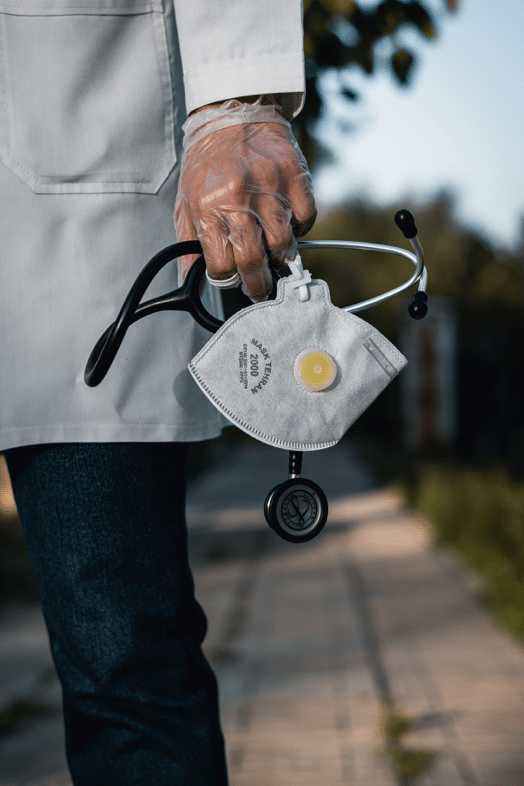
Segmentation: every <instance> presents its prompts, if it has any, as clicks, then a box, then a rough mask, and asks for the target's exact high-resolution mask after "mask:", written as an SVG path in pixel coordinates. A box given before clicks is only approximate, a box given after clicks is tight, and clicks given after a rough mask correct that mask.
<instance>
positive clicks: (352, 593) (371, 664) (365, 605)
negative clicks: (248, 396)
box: [0, 442, 524, 786]
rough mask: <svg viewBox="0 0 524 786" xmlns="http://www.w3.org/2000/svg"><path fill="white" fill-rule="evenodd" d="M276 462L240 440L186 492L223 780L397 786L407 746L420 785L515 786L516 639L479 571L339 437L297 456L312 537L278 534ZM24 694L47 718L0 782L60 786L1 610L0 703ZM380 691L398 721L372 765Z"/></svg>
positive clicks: (520, 718)
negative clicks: (490, 610)
mask: <svg viewBox="0 0 524 786" xmlns="http://www.w3.org/2000/svg"><path fill="white" fill-rule="evenodd" d="M224 445H225V446H227V442H226V443H224ZM286 456H287V454H285V453H284V452H283V451H278V450H275V449H271V448H266V447H264V446H262V445H259V444H258V443H251V444H250V445H248V446H247V447H246V449H245V450H244V449H243V450H242V451H241V452H237V451H236V450H235V451H233V452H232V454H231V455H230V456H228V457H227V458H226V459H225V460H224V463H223V464H222V466H221V467H219V468H218V469H215V470H214V471H212V472H210V473H208V474H206V475H205V476H203V477H202V478H201V479H200V480H199V481H198V482H196V483H195V484H193V486H192V488H191V490H190V495H189V510H188V521H189V530H190V555H191V561H192V565H193V570H194V575H195V583H196V587H197V597H198V598H199V600H200V602H201V603H202V605H203V606H204V608H205V610H206V612H207V615H208V619H209V631H208V635H207V637H206V640H205V643H204V649H205V651H206V652H207V654H208V657H209V658H210V660H211V662H212V663H213V666H214V668H215V670H216V672H217V676H218V679H219V684H220V690H221V706H222V718H223V726H224V732H225V736H226V742H227V749H228V759H229V767H230V780H231V786H269V785H271V786H288V785H289V786H310V785H311V786H313V784H314V785H315V786H371V785H372V784H373V786H389V785H390V784H391V785H392V786H402V785H403V784H407V783H408V781H406V780H403V779H402V778H401V777H400V776H398V775H395V774H394V764H393V761H394V760H396V761H397V762H399V761H403V767H404V769H405V770H406V771H407V769H406V768H407V767H409V766H415V765H416V764H418V765H419V766H422V763H423V761H424V757H423V756H421V753H420V752H421V751H427V752H428V754H433V756H432V757H431V756H429V755H428V756H427V757H426V759H427V761H426V769H425V772H424V773H423V774H422V775H420V776H419V777H418V778H417V779H416V781H414V783H416V784H420V786H524V648H523V647H522V646H520V645H519V644H517V643H516V642H514V641H513V640H512V638H511V637H510V636H509V635H508V634H506V633H505V632H503V631H501V630H499V629H498V628H497V627H496V625H495V624H494V623H493V622H492V621H491V620H490V619H489V617H488V616H487V615H486V614H485V612H483V611H482V610H481V609H480V607H479V605H478V604H477V603H476V601H475V599H474V598H475V591H476V589H477V584H478V582H477V580H476V578H475V576H473V575H472V574H470V573H469V572H468V571H467V570H465V569H464V568H463V567H462V566H461V564H460V562H459V559H458V558H457V557H456V556H454V554H453V553H452V552H448V551H446V550H442V549H435V548H434V547H433V546H432V544H431V528H430V525H429V524H428V523H427V522H425V521H424V520H422V519H420V518H418V517H416V516H413V515H409V514H407V513H406V512H405V511H404V510H403V508H402V505H401V504H400V500H399V499H398V498H396V497H395V495H394V494H392V493H390V492H388V491H385V490H384V489H381V488H376V487H375V485H374V483H373V478H372V477H371V476H370V474H369V473H368V472H367V471H366V470H365V468H363V467H362V466H361V464H360V462H359V461H358V460H357V459H356V458H355V456H354V455H352V453H351V451H350V448H348V447H347V446H346V445H342V446H341V445H339V446H337V447H336V448H332V449H330V450H327V451H321V452H317V453H313V454H309V455H305V457H304V476H306V477H310V478H311V479H313V480H315V481H316V482H318V483H320V485H321V486H322V487H323V488H324V490H325V491H326V494H327V496H328V499H329V502H330V516H329V519H328V523H327V525H326V528H325V530H324V532H323V533H322V534H321V535H320V536H319V537H318V538H317V539H315V540H313V541H310V542H309V543H306V544H291V543H286V542H285V541H283V540H281V539H280V538H278V536H277V535H275V534H274V533H273V532H272V531H271V530H270V529H269V527H268V526H267V524H266V523H265V521H264V518H263V513H262V504H263V500H264V498H265V495H266V493H267V491H269V489H270V488H271V487H272V486H274V485H276V484H277V483H278V482H280V481H281V480H284V479H285V477H286V469H287V468H286ZM20 697H33V698H36V699H38V700H39V701H40V702H42V704H43V705H45V706H47V707H48V708H49V710H50V711H49V714H47V715H43V716H42V717H35V718H32V719H31V721H26V722H25V723H24V725H23V726H22V727H21V728H20V730H19V731H18V732H17V733H15V734H12V735H10V736H7V737H4V738H3V739H2V740H0V786H7V785H8V784H9V786H28V785H29V784H31V786H37V785H38V786H68V784H69V780H68V778H67V772H66V768H65V759H64V756H63V744H62V726H61V719H60V714H59V708H60V693H59V689H58V685H57V682H56V677H55V676H54V674H53V671H52V667H51V661H50V658H49V653H48V648H47V642H46V639H45V630H44V628H43V623H42V620H41V615H40V612H39V610H38V609H25V610H24V609H20V608H16V607H13V608H12V609H10V610H9V609H8V610H6V611H4V612H3V613H2V614H1V615H0V710H1V708H2V707H5V706H6V705H7V704H9V702H11V701H13V699H15V698H20ZM388 700H390V701H393V702H395V704H397V705H398V706H399V708H401V709H402V711H403V714H404V715H405V716H407V717H408V718H410V719H411V725H410V728H409V729H408V730H407V731H405V733H403V734H402V735H401V736H400V737H398V739H397V744H396V746H395V747H394V748H393V749H391V750H390V753H391V752H392V755H390V756H388V757H383V756H381V755H380V754H381V751H383V749H384V746H385V738H384V736H383V733H382V732H383V731H384V723H383V714H382V708H383V706H384V705H385V703H386V702H387V701H388ZM431 758H432V763H431V764H430V763H429V760H430V759H431Z"/></svg>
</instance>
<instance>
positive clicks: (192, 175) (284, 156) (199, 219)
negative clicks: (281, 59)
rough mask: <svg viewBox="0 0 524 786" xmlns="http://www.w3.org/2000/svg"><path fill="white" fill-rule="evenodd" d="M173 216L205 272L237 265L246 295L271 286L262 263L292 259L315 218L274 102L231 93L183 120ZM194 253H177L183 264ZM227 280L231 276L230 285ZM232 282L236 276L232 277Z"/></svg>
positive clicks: (300, 160) (305, 173) (230, 271)
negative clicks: (243, 99)
mask: <svg viewBox="0 0 524 786" xmlns="http://www.w3.org/2000/svg"><path fill="white" fill-rule="evenodd" d="M184 131H185V152H184V157H183V159H182V167H181V174H180V181H179V186H178V194H177V198H176V203H175V224H176V230H177V236H178V240H179V241H182V240H200V242H201V243H202V248H203V251H204V256H205V259H206V263H207V272H208V276H209V277H210V278H215V279H220V280H224V279H229V278H230V277H231V276H233V275H234V274H235V273H236V272H237V271H238V273H239V274H240V278H241V280H242V290H243V291H244V293H245V294H246V295H248V296H249V297H250V298H251V299H252V300H253V301H255V302H257V301H259V300H264V299H265V297H266V296H267V294H268V293H269V292H270V291H271V286H272V283H271V274H270V271H269V263H271V264H272V266H275V267H284V266H285V265H286V264H287V261H289V260H292V259H294V257H295V254H296V240H295V238H297V237H301V236H302V235H305V234H306V232H308V231H309V230H310V229H311V227H312V226H313V224H314V222H315V219H316V215H317V212H316V209H315V203H314V199H313V194H312V190H311V175H310V172H309V170H308V166H307V163H306V160H305V158H304V156H303V154H302V152H301V150H300V148H299V147H298V144H297V142H296V140H295V137H294V136H293V133H292V131H291V126H290V124H289V122H288V121H287V120H286V119H285V118H284V117H283V115H282V114H281V113H280V111H279V107H277V106H276V105H270V106H267V105H266V106H263V105H262V97H261V98H259V99H258V101H256V102H255V103H254V104H246V103H240V102H239V101H237V100H236V99H231V100H228V101H226V102H224V103H223V104H222V105H221V106H220V107H213V108H209V109H204V110H202V111H200V112H198V113H196V114H195V115H192V116H191V117H190V118H189V119H188V121H187V122H186V124H185V125H184ZM195 259H196V257H192V258H189V257H185V260H184V264H185V265H186V267H187V266H189V265H190V264H192V262H193V261H194V260H195ZM234 282H235V280H234V279H233V282H232V283H233V285H234ZM236 283H237V284H238V276H237V281H236Z"/></svg>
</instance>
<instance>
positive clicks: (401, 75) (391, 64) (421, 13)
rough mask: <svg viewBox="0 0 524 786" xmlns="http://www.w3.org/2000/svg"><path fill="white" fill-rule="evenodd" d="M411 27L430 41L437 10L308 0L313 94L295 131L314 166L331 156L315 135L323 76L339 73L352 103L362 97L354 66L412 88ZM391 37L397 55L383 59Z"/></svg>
mask: <svg viewBox="0 0 524 786" xmlns="http://www.w3.org/2000/svg"><path fill="white" fill-rule="evenodd" d="M442 4H443V6H444V8H445V10H447V11H448V12H453V11H455V10H456V8H457V3H456V2H454V0H442ZM406 28H415V29H416V30H417V31H418V33H419V34H420V35H421V36H422V37H423V38H425V39H427V40H430V39H434V38H435V37H436V36H437V25H436V22H435V19H434V17H433V14H432V12H431V11H430V10H429V8H428V7H427V4H424V3H421V2H418V0H382V2H379V3H377V5H376V6H375V7H374V8H372V9H370V8H365V9H363V8H361V6H360V4H359V3H358V2H356V1H355V0H304V52H305V56H306V79H307V92H306V103H305V106H304V110H303V111H302V113H301V114H300V115H299V117H298V118H297V120H296V121H295V123H294V131H295V134H296V136H297V139H298V141H299V144H300V146H301V148H302V150H303V152H304V154H305V156H306V158H307V160H308V162H309V165H310V167H311V168H312V169H313V168H314V167H315V166H316V165H318V164H319V163H320V162H321V161H322V160H323V158H325V157H326V151H325V149H324V148H323V147H322V145H321V143H320V142H319V140H317V139H316V138H315V137H314V136H313V135H312V133H311V121H315V120H317V119H318V118H319V117H320V115H321V114H322V109H323V102H324V98H323V96H322V93H321V91H320V78H321V77H322V75H323V74H324V73H325V72H326V71H334V72H335V73H337V74H338V76H339V80H340V95H341V96H342V97H343V98H344V99H346V100H347V101H348V102H353V101H356V100H358V98H359V96H358V93H357V92H356V91H355V90H354V89H353V88H352V87H351V86H350V85H349V84H347V80H348V79H350V69H351V68H352V67H354V66H358V67H360V68H361V69H362V70H363V71H364V73H365V74H367V75H372V74H374V73H375V72H376V71H377V69H378V68H385V69H386V70H388V71H389V72H390V74H391V76H392V77H393V79H394V80H395V81H396V82H397V84H398V85H399V86H402V87H405V86H408V85H409V84H410V83H411V81H412V78H413V75H414V73H415V67H416V64H417V54H416V53H415V52H413V51H410V50H408V49H406V48H405V47H404V46H402V45H401V43H400V38H399V34H400V33H401V32H402V30H404V29H406ZM385 40H388V41H389V42H390V49H391V53H390V54H389V56H387V57H386V56H383V55H382V56H381V57H380V58H379V57H377V46H378V45H379V44H380V43H382V42H384V41H385Z"/></svg>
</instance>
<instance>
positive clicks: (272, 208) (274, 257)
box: [257, 194, 297, 268]
mask: <svg viewBox="0 0 524 786" xmlns="http://www.w3.org/2000/svg"><path fill="white" fill-rule="evenodd" d="M257 212H258V216H257V218H258V223H259V224H260V225H261V227H262V231H263V237H264V244H265V247H266V249H267V251H268V254H269V259H270V262H271V263H272V265H273V266H274V267H277V268H283V267H285V266H286V265H287V263H288V262H289V261H290V260H291V259H294V258H295V256H296V253H297V243H296V240H295V237H294V235H293V229H292V226H291V218H292V211H291V209H290V208H289V207H287V206H286V205H285V204H284V203H283V200H282V199H281V197H280V196H279V195H278V194H274V195H272V196H270V197H269V198H266V199H264V200H259V204H257Z"/></svg>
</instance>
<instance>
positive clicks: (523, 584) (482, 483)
mask: <svg viewBox="0 0 524 786" xmlns="http://www.w3.org/2000/svg"><path fill="white" fill-rule="evenodd" d="M404 493H405V496H406V498H407V500H408V501H409V502H410V504H411V505H412V506H413V507H415V508H416V509H417V510H419V511H420V512H421V513H423V514H424V515H425V516H426V517H427V518H428V519H429V520H430V521H431V522H432V524H433V525H434V527H435V531H436V540H437V542H438V543H446V544H451V545H453V546H455V547H456V548H457V549H458V550H459V551H460V553H461V554H462V555H463V556H464V557H465V559H466V560H467V562H469V564H470V565H472V566H473V567H474V568H475V569H476V570H478V571H479V572H480V573H481V575H482V576H483V577H484V579H485V586H484V588H483V590H482V592H481V594H480V597H479V599H480V600H481V601H482V602H483V603H484V604H485V605H486V607H487V608H489V609H490V610H491V611H492V612H493V613H494V614H495V615H496V617H497V618H498V619H499V621H500V622H501V624H502V625H504V627H506V628H507V629H508V630H509V631H510V632H511V633H513V634H514V635H515V636H517V637H518V638H520V639H521V640H523V641H524V481H516V480H512V479H511V478H510V477H509V476H508V475H507V473H506V472H505V471H504V470H503V469H500V468H499V469H474V468H469V467H451V466H447V467H446V466H437V465H433V466H431V465H422V466H420V467H418V468H417V470H416V473H415V482H414V483H411V484H410V485H409V486H408V485H406V486H404Z"/></svg>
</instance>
